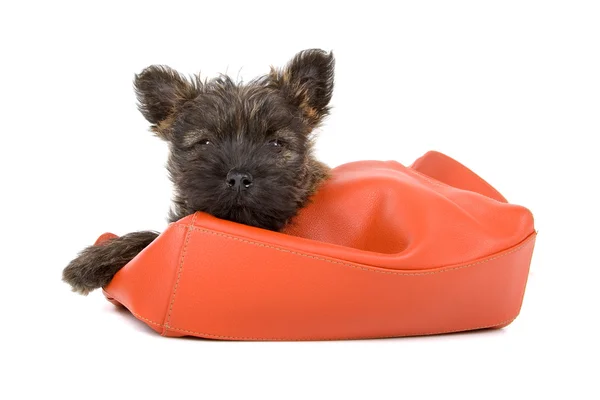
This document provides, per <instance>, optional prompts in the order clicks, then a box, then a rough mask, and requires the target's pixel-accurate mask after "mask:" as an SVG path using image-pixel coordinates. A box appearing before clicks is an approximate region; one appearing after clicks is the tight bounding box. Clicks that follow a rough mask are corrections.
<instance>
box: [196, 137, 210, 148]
mask: <svg viewBox="0 0 600 400" xmlns="http://www.w3.org/2000/svg"><path fill="white" fill-rule="evenodd" d="M198 144H199V145H201V146H206V145H207V144H210V140H208V139H202V140H200V141H199V142H198Z"/></svg>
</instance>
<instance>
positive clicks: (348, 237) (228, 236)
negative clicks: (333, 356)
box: [104, 152, 535, 340]
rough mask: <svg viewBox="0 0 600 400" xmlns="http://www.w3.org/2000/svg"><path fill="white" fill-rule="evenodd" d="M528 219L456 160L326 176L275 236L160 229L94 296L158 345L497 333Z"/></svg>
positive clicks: (196, 220) (524, 250)
mask: <svg viewBox="0 0 600 400" xmlns="http://www.w3.org/2000/svg"><path fill="white" fill-rule="evenodd" d="M534 241H535V230H534V224H533V217H532V215H531V213H530V212H529V211H528V210H527V209H526V208H524V207H521V206H518V205H514V204H509V203H508V202H507V201H506V200H505V199H504V197H503V196H502V195H501V194H500V193H498V192H497V191H496V190H495V189H494V188H493V187H491V186H490V185H489V184H488V183H487V182H485V181H484V180H483V179H481V178H480V177H479V176H477V175H476V174H475V173H474V172H472V171H470V170H469V169H468V168H466V167H464V166H463V165H461V164H460V163H458V162H457V161H455V160H453V159H451V158H449V157H447V156H445V155H443V154H441V153H437V152H429V153H427V154H426V155H425V156H423V157H421V158H420V159H419V160H417V161H416V162H415V163H413V165H412V166H410V167H405V166H403V165H401V164H399V163H397V162H382V161H361V162H355V163H350V164H345V165H342V166H340V167H337V168H335V169H333V171H332V176H331V179H330V180H328V181H327V182H326V183H325V184H324V185H323V186H322V187H321V188H320V190H319V191H318V193H317V194H316V195H315V196H313V198H312V199H311V202H310V204H309V205H307V206H306V207H305V208H304V209H302V210H301V212H300V213H299V215H298V216H297V217H296V218H294V220H293V221H292V223H291V224H290V225H289V226H288V227H287V228H286V230H285V231H284V232H281V233H279V232H271V231H266V230H262V229H258V228H254V227H249V226H246V225H241V224H236V223H233V222H229V221H224V220H219V219H217V218H214V217H212V216H210V215H208V214H205V213H200V212H198V213H196V214H194V215H191V216H188V217H186V218H183V219H182V220H180V221H177V222H175V223H173V224H171V225H169V227H168V228H167V229H166V230H165V232H163V233H162V234H161V235H160V236H159V237H158V238H157V239H156V240H155V241H154V242H153V243H152V244H151V245H150V246H148V247H147V248H146V249H145V250H144V251H143V252H141V253H140V254H139V255H138V256H137V257H136V258H135V259H134V260H132V261H131V262H130V263H129V264H127V265H126V266H125V267H124V268H123V269H122V270H121V271H119V272H118V273H117V274H116V276H115V277H114V279H113V280H112V281H111V283H110V284H109V285H108V286H107V287H105V288H104V293H105V295H106V297H107V298H108V299H109V300H111V301H113V302H115V303H119V304H122V305H124V306H125V307H127V308H128V309H129V310H130V311H131V312H132V313H133V314H134V315H135V316H136V317H137V318H138V319H140V320H142V321H144V322H145V323H147V324H148V325H149V326H150V327H152V328H153V329H154V330H156V331H157V332H160V333H161V334H162V335H165V336H184V335H191V336H199V337H206V338H215V339H231V340H320V339H346V338H347V339H357V338H374V337H393V336H405V335H423V334H435V333H444V332H455V331H462V330H472V329H480V328H486V327H501V326H505V325H507V324H508V323H510V322H511V321H512V320H513V319H514V318H516V316H517V315H518V313H519V311H520V308H521V304H522V300H523V294H524V291H525V286H526V283H527V276H528V272H529V264H530V261H531V256H532V252H533V245H534Z"/></svg>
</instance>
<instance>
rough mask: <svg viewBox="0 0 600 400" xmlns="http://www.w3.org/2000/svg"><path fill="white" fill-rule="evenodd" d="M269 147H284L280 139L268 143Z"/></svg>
mask: <svg viewBox="0 0 600 400" xmlns="http://www.w3.org/2000/svg"><path fill="white" fill-rule="evenodd" d="M267 145H268V146H273V147H282V146H283V142H282V141H281V140H279V139H271V140H269V141H268V142H267Z"/></svg>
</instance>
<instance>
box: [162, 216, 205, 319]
mask: <svg viewBox="0 0 600 400" xmlns="http://www.w3.org/2000/svg"><path fill="white" fill-rule="evenodd" d="M196 215H197V214H194V216H193V217H192V221H191V222H190V225H189V226H188V228H190V229H189V230H188V232H187V234H186V235H185V243H184V245H183V250H182V251H181V259H180V260H179V269H178V271H177V280H176V281H175V286H174V287H173V293H172V294H171V304H170V305H169V313H168V314H167V319H166V321H165V325H164V327H165V328H169V322H171V312H172V311H173V304H174V303H175V295H176V294H177V288H178V287H179V279H181V272H182V270H183V262H184V260H185V254H186V251H187V246H188V243H189V241H190V236H192V235H191V233H192V230H191V228H192V225H193V224H194V222H195V221H196Z"/></svg>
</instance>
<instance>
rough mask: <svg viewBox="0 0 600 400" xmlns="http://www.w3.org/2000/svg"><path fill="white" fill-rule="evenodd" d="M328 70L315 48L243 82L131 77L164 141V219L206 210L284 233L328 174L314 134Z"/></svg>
mask: <svg viewBox="0 0 600 400" xmlns="http://www.w3.org/2000/svg"><path fill="white" fill-rule="evenodd" d="M333 75H334V58H333V55H332V54H331V53H326V52H324V51H322V50H305V51H302V52H300V53H298V54H297V55H296V56H295V57H294V58H293V59H292V60H291V61H290V62H289V63H288V64H287V65H286V66H285V67H284V68H282V69H276V68H271V72H270V73H269V74H267V75H265V76H262V77H259V78H257V79H255V80H253V81H250V82H248V83H246V84H243V83H236V82H234V81H233V80H232V79H231V78H229V77H228V76H220V77H218V78H214V79H212V80H205V81H201V80H200V77H199V76H194V77H192V79H186V77H184V76H183V75H181V74H179V73H178V72H176V71H174V70H172V69H170V68H168V67H165V66H151V67H149V68H147V69H145V70H144V71H143V72H142V73H141V74H139V75H137V76H136V78H135V89H136V93H137V96H138V101H139V109H140V111H141V112H142V114H143V115H144V117H145V118H146V119H147V120H148V121H149V122H150V123H151V124H152V130H153V131H154V132H155V134H156V135H157V136H159V137H160V138H162V139H164V140H166V141H167V142H168V143H169V145H170V156H169V161H168V170H169V174H170V177H171V179H172V181H173V184H174V187H175V198H174V207H173V209H172V210H171V215H170V219H171V221H174V220H177V219H179V218H182V217H184V216H186V215H189V214H192V213H193V212H195V211H204V212H207V213H210V214H212V215H214V216H216V217H218V218H222V219H227V220H231V221H235V222H239V223H243V224H247V225H252V226H257V227H261V228H265V229H271V230H279V229H281V228H282V227H283V226H284V225H285V223H286V222H287V221H288V220H289V219H290V218H291V217H293V216H294V215H295V214H296V212H297V211H298V209H299V208H301V207H302V206H303V205H304V204H305V203H306V201H307V199H308V198H309V197H310V196H311V195H312V194H313V193H314V191H315V189H316V187H317V186H318V184H319V183H320V182H321V181H322V180H323V179H325V178H326V176H327V172H328V168H327V167H326V166H325V165H324V164H322V163H320V162H318V161H317V160H316V159H315V157H314V155H313V141H312V136H311V133H312V131H313V129H314V128H315V127H317V126H318V125H319V124H320V123H321V122H322V120H323V118H324V117H325V116H326V115H327V114H328V111H329V107H328V104H329V101H330V99H331V96H332V91H333Z"/></svg>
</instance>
